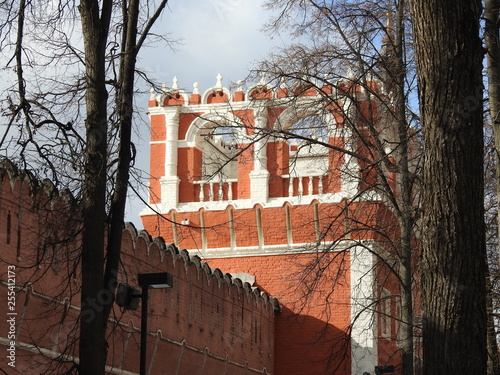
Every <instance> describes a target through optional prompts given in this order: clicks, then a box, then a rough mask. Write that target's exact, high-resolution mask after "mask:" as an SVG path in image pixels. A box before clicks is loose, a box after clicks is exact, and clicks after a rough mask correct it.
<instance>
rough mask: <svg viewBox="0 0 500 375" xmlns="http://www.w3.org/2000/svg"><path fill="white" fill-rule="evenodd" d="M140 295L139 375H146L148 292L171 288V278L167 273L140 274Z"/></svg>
mask: <svg viewBox="0 0 500 375" xmlns="http://www.w3.org/2000/svg"><path fill="white" fill-rule="evenodd" d="M138 282H139V286H140V287H141V288H142V294H141V304H142V307H141V353H140V356H141V363H140V375H146V341H147V337H148V336H147V329H148V290H149V289H163V288H171V287H172V282H173V277H172V275H170V274H169V273H167V272H160V273H141V274H139V277H138Z"/></svg>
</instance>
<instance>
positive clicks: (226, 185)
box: [194, 179, 238, 202]
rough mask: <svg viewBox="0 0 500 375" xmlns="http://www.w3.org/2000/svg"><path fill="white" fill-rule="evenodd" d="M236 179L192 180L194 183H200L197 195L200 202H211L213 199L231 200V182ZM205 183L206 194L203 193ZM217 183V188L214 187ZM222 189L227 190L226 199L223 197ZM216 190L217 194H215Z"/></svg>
mask: <svg viewBox="0 0 500 375" xmlns="http://www.w3.org/2000/svg"><path fill="white" fill-rule="evenodd" d="M237 181H238V180H236V179H234V180H225V181H219V182H216V181H194V183H195V184H197V185H200V194H199V196H198V198H199V200H200V202H206V201H209V202H213V201H226V200H228V201H231V200H233V183H234V182H237ZM205 185H208V196H207V195H206V194H205ZM216 185H218V188H217V187H216ZM224 191H226V192H227V199H224ZM215 192H217V195H215Z"/></svg>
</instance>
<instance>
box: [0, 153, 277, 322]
mask: <svg viewBox="0 0 500 375" xmlns="http://www.w3.org/2000/svg"><path fill="white" fill-rule="evenodd" d="M0 182H1V184H0V222H1V223H2V225H0V241H2V243H3V244H4V245H5V246H3V247H2V260H3V261H9V262H13V263H17V264H19V265H22V264H21V263H22V262H23V261H24V262H29V261H32V260H33V259H34V258H33V256H32V255H33V254H27V253H25V252H27V251H36V249H34V248H33V246H32V244H33V243H34V240H33V239H30V238H29V237H30V236H33V233H39V232H40V233H43V232H44V229H43V228H40V231H39V232H36V231H35V232H34V231H33V228H32V225H33V224H32V223H34V222H37V223H38V224H40V223H41V221H40V220H38V219H37V218H38V217H39V216H37V215H38V214H39V213H38V212H37V210H44V213H47V212H48V211H50V210H51V209H52V208H55V207H57V212H58V213H60V212H62V211H67V214H65V215H67V216H68V217H69V216H73V217H76V216H78V201H77V199H76V198H75V197H74V196H73V195H72V194H71V192H70V191H69V190H58V189H57V188H56V187H55V186H54V184H53V183H52V182H51V181H50V180H48V179H43V180H39V179H37V178H36V177H35V176H34V174H33V173H31V172H30V171H26V170H21V169H19V168H17V167H16V166H15V164H14V163H12V162H11V161H10V160H8V159H0ZM40 201H42V202H44V204H43V205H38V204H37V202H40ZM66 207H67V209H66ZM7 216H9V217H16V218H17V219H16V222H14V221H13V222H12V225H11V224H6V223H7V220H8V221H9V222H10V220H13V219H10V218H9V219H7ZM21 218H22V222H21ZM14 225H16V227H18V228H19V229H18V230H17V229H16V230H15V231H14V230H13V229H11V227H13V226H14ZM42 225H44V224H42ZM63 225H67V223H66V222H64V224H63ZM62 230H63V229H62V228H61V231H62ZM7 232H9V233H7ZM11 232H12V233H11ZM76 232H78V231H76ZM14 236H18V237H19V238H20V239H22V242H19V241H18V240H17V239H16V240H14V238H13V237H14ZM7 238H10V240H8V239H7ZM35 242H36V241H35ZM17 243H20V244H21V245H22V244H24V243H26V244H29V245H27V246H16V244H17ZM77 243H78V241H75V242H74V244H77ZM19 247H20V249H19ZM29 249H31V250H29ZM19 251H21V252H19ZM122 252H123V255H124V258H129V259H130V260H131V261H130V262H129V263H130V264H131V265H133V266H134V267H135V268H138V266H137V264H139V263H141V264H144V267H146V269H147V268H148V267H149V266H147V265H151V266H152V267H155V268H158V267H161V268H162V269H163V268H165V267H167V266H162V265H161V264H162V263H163V264H170V265H172V266H173V267H174V268H177V266H178V265H181V266H182V267H181V268H184V269H185V273H186V275H188V276H189V275H195V276H196V277H197V278H198V279H200V278H201V277H204V278H205V279H206V281H207V282H206V283H207V284H211V283H213V282H215V283H216V284H217V285H219V287H220V286H221V285H223V284H225V285H227V288H228V289H229V294H231V290H232V289H233V288H234V290H236V291H237V292H238V294H240V295H245V296H246V297H247V298H248V299H251V298H254V299H255V301H256V302H257V303H264V304H265V306H266V310H267V309H269V310H270V311H275V312H276V311H279V308H280V307H279V303H278V301H277V300H276V299H275V298H273V297H271V296H269V295H267V294H266V293H265V292H261V291H260V290H259V289H258V288H254V287H253V286H252V285H250V284H249V283H248V282H244V281H242V280H240V279H239V278H236V277H233V276H232V275H231V274H228V273H223V272H222V271H221V270H219V269H212V268H210V266H209V265H208V263H206V262H204V261H202V259H201V258H200V257H198V256H197V255H190V254H189V253H188V252H187V251H186V250H179V249H178V248H177V247H176V246H175V245H174V244H169V243H165V241H164V239H163V238H161V237H155V238H153V237H152V236H151V235H150V234H149V233H148V232H147V231H145V230H140V231H137V229H136V228H135V227H134V225H133V224H132V223H125V225H124V230H123V235H122ZM9 253H12V254H10V255H9ZM35 258H37V256H35ZM169 267H170V266H169ZM139 268H140V267H139ZM134 272H135V273H137V270H135V271H134Z"/></svg>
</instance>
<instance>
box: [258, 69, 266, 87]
mask: <svg viewBox="0 0 500 375" xmlns="http://www.w3.org/2000/svg"><path fill="white" fill-rule="evenodd" d="M259 75H260V82H259V85H262V86H265V84H266V72H260V73H259Z"/></svg>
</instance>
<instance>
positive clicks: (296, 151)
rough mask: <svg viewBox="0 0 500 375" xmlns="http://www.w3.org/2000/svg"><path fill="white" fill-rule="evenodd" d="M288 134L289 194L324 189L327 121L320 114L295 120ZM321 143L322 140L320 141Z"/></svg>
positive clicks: (314, 192)
mask: <svg viewBox="0 0 500 375" xmlns="http://www.w3.org/2000/svg"><path fill="white" fill-rule="evenodd" d="M288 134H289V139H288V143H289V166H288V169H289V176H290V181H289V194H288V195H289V196H301V195H313V194H322V193H323V176H325V175H326V174H327V173H328V168H329V157H328V151H329V150H328V147H326V146H325V145H323V144H328V136H329V130H328V124H327V123H326V121H325V120H324V119H323V118H322V117H320V116H316V115H313V116H307V117H303V118H300V119H299V120H297V121H296V122H294V123H293V124H292V125H291V126H290V127H289V129H288ZM322 143H323V144H322Z"/></svg>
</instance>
